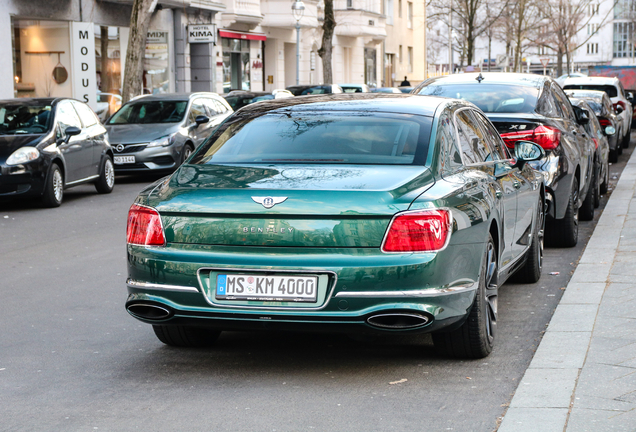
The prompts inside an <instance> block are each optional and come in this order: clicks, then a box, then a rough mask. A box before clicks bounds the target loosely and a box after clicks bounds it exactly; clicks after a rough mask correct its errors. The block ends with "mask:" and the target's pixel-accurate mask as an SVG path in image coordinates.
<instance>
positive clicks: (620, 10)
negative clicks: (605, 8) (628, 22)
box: [614, 0, 636, 19]
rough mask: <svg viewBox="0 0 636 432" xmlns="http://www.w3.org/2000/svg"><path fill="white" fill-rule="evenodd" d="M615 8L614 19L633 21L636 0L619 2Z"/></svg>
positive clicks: (620, 0) (619, 0)
mask: <svg viewBox="0 0 636 432" xmlns="http://www.w3.org/2000/svg"><path fill="white" fill-rule="evenodd" d="M615 4H616V5H615V6H614V19H631V18H632V17H633V16H634V12H636V2H635V1H634V0H618V1H617V2H616V3H615Z"/></svg>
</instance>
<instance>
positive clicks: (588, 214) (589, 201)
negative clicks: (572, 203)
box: [579, 164, 598, 221]
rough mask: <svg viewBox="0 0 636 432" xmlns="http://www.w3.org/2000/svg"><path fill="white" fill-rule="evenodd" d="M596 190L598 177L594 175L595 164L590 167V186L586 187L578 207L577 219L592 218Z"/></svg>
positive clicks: (586, 219)
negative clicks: (585, 193)
mask: <svg viewBox="0 0 636 432" xmlns="http://www.w3.org/2000/svg"><path fill="white" fill-rule="evenodd" d="M595 189H597V190H598V179H597V176H596V164H594V166H593V167H592V180H591V181H590V187H589V188H588V189H587V195H585V199H584V200H583V204H582V205H581V208H580V209H579V219H581V220H584V221H590V220H592V219H594V190H595Z"/></svg>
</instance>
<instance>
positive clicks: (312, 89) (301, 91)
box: [287, 84, 343, 96]
mask: <svg viewBox="0 0 636 432" xmlns="http://www.w3.org/2000/svg"><path fill="white" fill-rule="evenodd" d="M287 90H289V91H290V92H292V93H293V94H294V96H305V95H319V94H331V93H343V91H342V89H341V88H340V86H339V85H338V84H321V85H297V86H290V87H287Z"/></svg>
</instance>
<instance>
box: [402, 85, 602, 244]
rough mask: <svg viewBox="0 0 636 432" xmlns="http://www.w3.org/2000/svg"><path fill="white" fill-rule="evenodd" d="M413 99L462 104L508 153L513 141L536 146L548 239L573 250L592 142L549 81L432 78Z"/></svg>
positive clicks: (584, 118) (587, 183)
mask: <svg viewBox="0 0 636 432" xmlns="http://www.w3.org/2000/svg"><path fill="white" fill-rule="evenodd" d="M413 93H414V94H421V95H434V96H443V97H450V98H457V99H464V100H467V101H469V102H472V103H474V104H475V105H477V106H478V107H479V108H481V110H482V111H484V112H485V113H486V115H487V116H488V118H489V119H490V120H491V121H492V122H493V124H494V125H495V127H496V128H497V130H498V131H499V133H500V135H501V137H502V138H503V139H504V141H505V143H506V145H507V146H508V147H509V148H514V143H515V142H516V141H533V142H535V143H537V144H539V145H540V146H541V147H542V148H543V149H544V150H545V153H546V156H545V157H544V158H543V159H541V160H538V161H535V162H532V163H531V165H532V166H533V167H534V168H535V169H537V170H539V171H540V172H541V173H543V176H544V178H545V182H546V191H547V196H546V201H547V202H548V211H547V214H548V216H549V217H548V220H547V224H546V229H547V233H546V237H545V238H546V240H548V241H549V242H551V243H552V244H554V245H559V246H566V247H572V246H575V245H576V243H577V239H578V222H579V211H578V210H579V208H580V206H581V205H582V204H583V201H584V200H585V198H586V197H587V194H588V191H589V190H591V188H590V184H591V180H592V177H593V166H594V150H595V146H594V142H593V141H592V139H591V138H590V137H589V136H588V133H587V132H586V131H585V128H584V127H583V126H582V125H583V124H585V123H586V122H587V121H589V118H588V117H587V116H585V115H582V116H577V114H576V113H575V111H574V109H573V108H572V105H571V104H570V101H569V99H568V98H567V96H566V95H565V93H563V90H562V89H561V87H559V85H558V84H557V83H556V82H555V81H554V80H552V79H551V78H549V77H545V76H540V75H531V74H514V73H483V74H482V73H479V74H477V73H467V74H459V75H451V76H443V77H438V78H432V79H429V80H427V81H424V82H423V83H422V84H420V85H419V86H418V87H416V88H415V89H414V90H413Z"/></svg>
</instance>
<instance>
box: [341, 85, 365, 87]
mask: <svg viewBox="0 0 636 432" xmlns="http://www.w3.org/2000/svg"><path fill="white" fill-rule="evenodd" d="M338 85H339V86H340V87H365V86H366V84H338Z"/></svg>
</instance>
